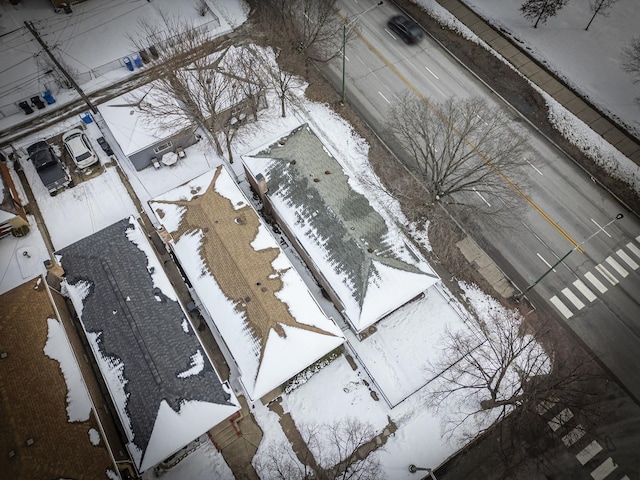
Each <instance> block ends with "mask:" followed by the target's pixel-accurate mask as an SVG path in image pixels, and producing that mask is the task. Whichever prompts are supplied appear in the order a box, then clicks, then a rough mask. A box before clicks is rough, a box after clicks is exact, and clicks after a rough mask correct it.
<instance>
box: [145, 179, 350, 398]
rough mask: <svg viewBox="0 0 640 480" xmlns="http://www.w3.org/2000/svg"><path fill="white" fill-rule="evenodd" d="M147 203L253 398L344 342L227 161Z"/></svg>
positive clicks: (264, 394) (268, 392)
mask: <svg viewBox="0 0 640 480" xmlns="http://www.w3.org/2000/svg"><path fill="white" fill-rule="evenodd" d="M149 204H150V206H151V208H152V209H153V211H154V212H155V215H156V217H157V218H158V220H159V221H160V223H161V224H162V227H163V230H164V237H165V238H166V239H167V240H166V241H167V242H168V243H169V246H170V248H171V250H172V251H173V252H174V253H175V256H176V257H177V259H178V261H179V263H180V264H181V266H182V269H183V270H184V272H185V274H186V277H187V279H188V281H189V283H190V284H191V285H192V288H193V290H194V292H195V297H196V298H197V302H199V303H200V304H201V305H202V311H203V314H204V316H205V319H206V320H207V323H208V325H209V327H210V329H211V330H212V331H213V332H216V333H217V335H218V336H219V337H220V340H219V342H218V343H219V344H220V345H221V348H222V349H223V353H226V354H227V356H229V357H230V358H227V363H228V364H229V365H230V366H231V367H232V369H233V368H234V367H235V368H236V370H237V372H236V375H237V376H238V377H239V382H240V384H241V386H242V388H243V389H244V391H245V392H246V394H247V395H248V397H249V398H250V399H252V400H254V401H255V400H258V399H262V400H263V401H266V400H270V399H271V398H272V397H273V394H274V392H273V390H276V391H277V389H278V387H280V386H281V385H282V384H284V383H285V382H286V381H288V380H289V379H291V378H292V377H293V376H295V375H296V374H298V373H299V372H301V371H303V370H304V369H306V368H307V367H309V366H310V365H312V364H313V363H315V362H316V361H318V360H319V359H321V358H322V357H323V356H325V355H327V354H328V353H330V352H331V351H333V350H334V349H336V348H337V347H339V346H340V345H341V344H342V343H343V342H344V337H343V335H342V332H341V330H340V329H339V328H338V327H337V326H336V324H335V323H334V322H333V320H332V319H330V318H327V317H326V315H325V314H324V313H323V311H322V310H321V309H320V307H319V305H318V304H317V303H316V301H315V299H314V298H313V296H312V295H311V293H310V292H309V290H308V289H307V287H306V285H305V284H304V282H303V280H302V278H300V276H299V275H298V273H297V272H296V270H295V269H294V268H293V267H292V266H291V263H290V261H289V259H288V258H287V257H286V255H285V253H284V252H283V251H282V249H281V248H280V246H279V244H278V242H276V240H275V239H274V238H273V236H272V234H271V233H270V231H269V229H268V228H267V226H266V225H265V224H264V222H263V221H262V220H261V218H260V217H259V216H258V214H257V212H256V211H255V210H254V209H253V207H252V206H251V205H250V203H249V201H248V200H247V198H246V197H245V196H244V194H243V193H242V191H241V190H240V188H239V187H238V186H237V184H236V183H235V181H234V180H233V179H232V178H231V175H230V174H229V173H228V171H227V170H226V169H225V168H224V167H222V166H219V167H218V168H216V169H215V170H213V171H210V172H207V173H205V174H203V175H201V176H199V177H197V178H195V179H193V180H191V181H190V182H188V183H186V184H185V185H183V186H181V187H178V188H176V189H174V190H171V191H169V192H167V193H165V194H163V195H161V196H159V197H157V198H155V199H153V200H151V201H150V202H149ZM277 393H279V391H277Z"/></svg>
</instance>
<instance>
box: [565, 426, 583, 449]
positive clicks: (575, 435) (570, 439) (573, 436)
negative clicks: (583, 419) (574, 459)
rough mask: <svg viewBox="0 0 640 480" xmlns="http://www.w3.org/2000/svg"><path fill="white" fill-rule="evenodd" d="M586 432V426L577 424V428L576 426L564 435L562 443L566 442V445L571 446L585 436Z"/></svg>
mask: <svg viewBox="0 0 640 480" xmlns="http://www.w3.org/2000/svg"><path fill="white" fill-rule="evenodd" d="M585 433H587V431H586V430H585V429H584V427H583V426H582V425H580V424H578V425H576V428H574V429H573V430H571V431H570V432H569V433H567V434H566V435H565V436H564V437H562V443H564V444H565V446H566V447H570V446H571V445H573V444H574V443H576V442H577V441H578V440H580V439H581V438H582V437H584V434H585Z"/></svg>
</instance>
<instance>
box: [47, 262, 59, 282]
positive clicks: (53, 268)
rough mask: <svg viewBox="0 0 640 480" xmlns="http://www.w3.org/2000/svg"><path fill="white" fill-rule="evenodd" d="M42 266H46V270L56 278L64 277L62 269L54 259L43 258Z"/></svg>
mask: <svg viewBox="0 0 640 480" xmlns="http://www.w3.org/2000/svg"><path fill="white" fill-rule="evenodd" d="M44 268H46V269H47V272H48V273H50V274H51V275H53V276H54V277H56V278H57V279H58V280H62V278H63V277H64V269H63V268H62V266H60V264H58V262H56V261H55V260H53V261H51V260H45V261H44Z"/></svg>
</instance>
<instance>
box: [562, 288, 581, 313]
mask: <svg viewBox="0 0 640 480" xmlns="http://www.w3.org/2000/svg"><path fill="white" fill-rule="evenodd" d="M562 294H563V295H564V296H565V297H567V298H568V299H569V301H570V302H571V303H573V304H574V305H575V307H576V308H577V309H578V310H582V309H583V308H584V303H582V300H580V299H579V298H578V297H577V296H576V294H575V293H573V292H572V291H571V290H569V289H568V288H563V289H562Z"/></svg>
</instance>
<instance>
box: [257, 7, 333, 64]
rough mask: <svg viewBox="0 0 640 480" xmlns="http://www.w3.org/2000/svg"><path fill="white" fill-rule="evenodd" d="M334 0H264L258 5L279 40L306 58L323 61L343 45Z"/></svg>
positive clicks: (330, 57) (265, 20) (260, 12)
mask: <svg viewBox="0 0 640 480" xmlns="http://www.w3.org/2000/svg"><path fill="white" fill-rule="evenodd" d="M336 3H337V0H263V1H261V2H259V6H258V8H259V14H260V17H261V18H262V19H263V21H264V22H265V23H266V24H268V25H271V26H272V27H273V30H274V31H277V32H278V33H279V35H278V37H279V38H280V40H279V42H284V43H285V44H287V46H288V48H294V49H296V50H298V51H299V52H301V53H302V54H303V55H304V57H305V58H307V59H310V60H316V61H322V62H324V61H328V60H331V59H332V58H334V57H335V56H337V55H338V54H339V53H340V51H341V50H340V49H341V48H342V35H341V32H342V24H341V22H340V19H339V18H338V16H337V15H336V13H337V12H338V8H337V6H336ZM278 37H275V38H276V39H277V38H278ZM276 41H278V40H276Z"/></svg>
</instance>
